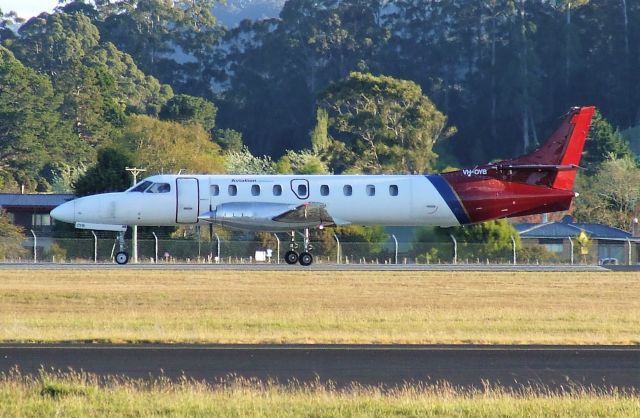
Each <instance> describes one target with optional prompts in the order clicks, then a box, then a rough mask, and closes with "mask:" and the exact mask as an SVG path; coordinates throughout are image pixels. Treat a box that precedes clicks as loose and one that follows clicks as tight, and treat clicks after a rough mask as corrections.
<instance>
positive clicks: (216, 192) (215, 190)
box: [211, 184, 220, 196]
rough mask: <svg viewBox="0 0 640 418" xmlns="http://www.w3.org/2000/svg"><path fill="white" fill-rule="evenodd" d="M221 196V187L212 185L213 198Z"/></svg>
mask: <svg viewBox="0 0 640 418" xmlns="http://www.w3.org/2000/svg"><path fill="white" fill-rule="evenodd" d="M219 194H220V186H218V185H217V184H212V185H211V196H218V195H219Z"/></svg>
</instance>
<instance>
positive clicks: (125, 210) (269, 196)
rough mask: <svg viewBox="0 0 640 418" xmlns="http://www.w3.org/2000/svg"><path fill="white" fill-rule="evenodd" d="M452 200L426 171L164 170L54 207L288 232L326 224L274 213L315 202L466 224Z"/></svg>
mask: <svg viewBox="0 0 640 418" xmlns="http://www.w3.org/2000/svg"><path fill="white" fill-rule="evenodd" d="M144 182H149V183H148V184H146V183H144ZM449 204H450V202H447V201H445V199H444V198H443V196H442V195H441V193H439V192H438V190H436V187H434V185H433V184H432V182H431V181H430V180H429V179H428V178H427V177H426V176H422V175H414V176H401V175H389V176H385V175H373V176H369V175H193V176H190V175H157V176H152V177H149V178H147V179H145V180H143V182H141V183H138V185H136V186H134V187H133V188H131V189H129V190H128V191H125V192H122V193H106V194H99V195H94V196H87V197H82V198H79V199H75V200H73V201H71V202H68V203H66V204H64V205H62V206H60V207H58V208H56V209H54V211H53V212H52V216H53V217H54V218H56V219H59V220H62V221H65V222H71V223H76V225H78V224H82V223H87V224H92V225H100V224H104V225H140V226H175V225H181V224H196V223H205V222H213V223H218V224H223V225H225V224H226V225H228V226H231V227H237V228H243V229H250V230H266V231H281V230H289V229H292V228H295V227H313V226H319V225H320V224H321V222H318V221H317V220H313V219H311V220H309V222H306V223H305V222H303V223H300V222H293V223H292V222H289V221H288V220H287V218H285V219H281V220H274V218H277V217H278V215H280V214H282V213H283V212H286V211H287V210H293V209H294V208H296V207H301V205H309V207H310V208H311V207H314V206H322V207H324V209H326V212H327V213H328V214H329V215H330V217H331V222H325V223H326V224H332V223H334V224H337V225H346V224H358V225H388V226H415V225H427V224H428V225H438V226H455V225H459V224H460V223H459V222H458V220H457V219H456V217H455V216H454V214H453V212H452V210H451V209H450V206H449ZM92 229H94V228H92ZM95 229H98V228H95Z"/></svg>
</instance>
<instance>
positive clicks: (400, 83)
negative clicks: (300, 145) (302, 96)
mask: <svg viewBox="0 0 640 418" xmlns="http://www.w3.org/2000/svg"><path fill="white" fill-rule="evenodd" d="M319 105H320V107H321V108H323V109H325V110H327V112H328V113H329V115H330V119H329V131H330V133H331V136H332V137H333V138H334V143H333V144H332V145H331V147H330V152H329V153H327V158H331V160H330V161H331V162H330V166H331V167H332V168H333V169H334V170H336V171H342V170H343V169H348V168H350V169H355V170H356V171H361V172H365V173H384V172H404V173H413V172H418V173H420V172H424V171H426V170H428V169H429V168H431V167H432V165H433V162H434V161H435V158H436V154H435V153H434V152H433V146H434V145H435V144H436V142H438V141H440V140H442V139H445V138H447V137H449V136H450V135H452V134H453V132H454V130H453V129H446V123H447V118H446V116H445V115H443V114H442V113H441V112H440V111H438V110H437V109H436V107H435V105H434V104H433V103H432V102H431V100H429V98H428V97H426V96H424V95H423V94H422V90H421V89H420V87H419V86H418V85H417V84H415V83H413V82H410V81H406V80H396V79H394V78H392V77H385V76H380V77H376V76H373V75H371V74H362V73H351V75H350V76H349V77H348V78H347V79H345V80H343V81H340V82H336V83H333V84H332V85H331V86H329V88H327V90H326V91H325V92H324V93H323V94H322V96H321V97H320V99H319ZM345 149H349V150H351V151H352V152H349V153H344V152H341V151H343V150H345ZM330 154H333V155H332V156H331V157H329V155H330Z"/></svg>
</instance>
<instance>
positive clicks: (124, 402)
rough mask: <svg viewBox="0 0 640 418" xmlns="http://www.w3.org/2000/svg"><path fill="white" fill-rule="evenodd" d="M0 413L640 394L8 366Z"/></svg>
mask: <svg viewBox="0 0 640 418" xmlns="http://www.w3.org/2000/svg"><path fill="white" fill-rule="evenodd" d="M0 416H3V417H5V416H6V417H9V416H10V417H43V416H78V417H81V416H144V417H153V416H201V417H211V416H219V417H271V416H277V417H298V416H299V417H319V416H326V417H333V416H336V417H338V416H348V417H376V416H378V417H383V416H384V417H386V416H407V417H460V416H473V417H498V416H502V417H559V416H562V417H576V418H577V417H580V418H582V417H638V416H640V397H638V395H637V393H622V392H619V391H616V390H611V391H604V392H602V391H596V390H590V389H580V388H573V389H568V390H567V391H563V392H556V393H551V392H545V391H544V390H540V388H536V389H522V390H518V391H506V390H504V389H499V388H485V389H483V390H482V391H463V390H460V389H456V388H452V387H449V386H444V385H440V386H423V387H421V386H417V387H416V386H413V387H405V388H400V389H396V390H393V391H383V390H380V389H379V388H364V387H351V388H346V389H341V390H337V389H335V388H331V387H327V386H322V385H306V386H299V385H298V386H292V385H289V386H282V385H278V384H270V383H268V382H267V383H264V382H255V381H253V382H252V381H246V380H229V381H226V382H223V383H221V384H219V385H216V386H210V385H206V384H203V383H197V382H191V381H182V382H177V383H171V382H168V381H155V382H148V381H135V380H123V379H114V378H107V379H106V380H99V379H97V378H95V377H92V376H87V375H82V374H74V373H71V374H67V375H52V374H42V375H40V376H39V377H36V378H30V377H24V376H21V375H19V374H12V375H9V376H3V377H2V378H0Z"/></svg>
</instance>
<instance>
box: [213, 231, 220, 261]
mask: <svg viewBox="0 0 640 418" xmlns="http://www.w3.org/2000/svg"><path fill="white" fill-rule="evenodd" d="M213 235H215V237H216V241H217V242H218V250H217V254H218V255H217V256H216V258H217V260H218V263H219V262H220V261H221V260H220V237H219V236H218V234H217V233H216V234H213Z"/></svg>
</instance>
